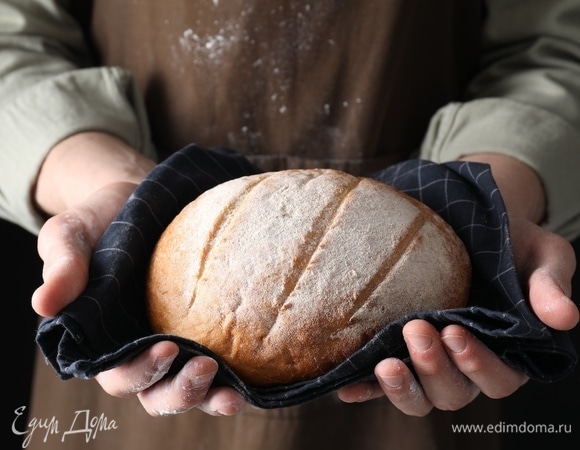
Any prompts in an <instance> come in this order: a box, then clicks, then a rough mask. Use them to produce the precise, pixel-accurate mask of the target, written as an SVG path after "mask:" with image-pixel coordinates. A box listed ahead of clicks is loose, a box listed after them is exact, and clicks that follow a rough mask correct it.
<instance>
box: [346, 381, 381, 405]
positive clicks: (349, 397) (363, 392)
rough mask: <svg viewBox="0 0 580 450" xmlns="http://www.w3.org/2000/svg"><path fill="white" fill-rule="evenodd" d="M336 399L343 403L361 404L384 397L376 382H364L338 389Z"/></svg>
mask: <svg viewBox="0 0 580 450" xmlns="http://www.w3.org/2000/svg"><path fill="white" fill-rule="evenodd" d="M337 394H338V398H339V399H341V400H342V401H343V402H345V403H362V402H366V401H367V400H372V399H373V398H378V397H382V396H383V395H384V393H383V391H382V389H381V387H380V386H379V384H378V383H377V382H373V381H364V382H360V383H355V384H351V385H348V386H345V387H343V388H340V389H339V390H338V391H337Z"/></svg>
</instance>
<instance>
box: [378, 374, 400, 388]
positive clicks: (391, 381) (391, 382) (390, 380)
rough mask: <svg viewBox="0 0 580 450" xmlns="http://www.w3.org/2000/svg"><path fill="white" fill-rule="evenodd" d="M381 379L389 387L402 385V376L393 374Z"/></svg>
mask: <svg viewBox="0 0 580 450" xmlns="http://www.w3.org/2000/svg"><path fill="white" fill-rule="evenodd" d="M381 381H382V382H383V383H385V384H386V385H387V386H388V387H390V388H399V387H401V386H402V385H403V376H402V375H395V376H394V377H381Z"/></svg>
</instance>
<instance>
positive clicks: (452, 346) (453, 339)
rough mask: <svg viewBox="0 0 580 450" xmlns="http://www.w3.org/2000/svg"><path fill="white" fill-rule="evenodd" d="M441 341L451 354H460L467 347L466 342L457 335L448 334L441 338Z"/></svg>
mask: <svg viewBox="0 0 580 450" xmlns="http://www.w3.org/2000/svg"><path fill="white" fill-rule="evenodd" d="M441 339H442V340H443V343H444V344H445V347H447V348H448V349H449V350H451V351H452V352H453V353H461V352H462V351H463V350H465V347H467V342H466V341H465V338H464V337H463V336H460V335H458V334H449V335H447V336H442V337H441Z"/></svg>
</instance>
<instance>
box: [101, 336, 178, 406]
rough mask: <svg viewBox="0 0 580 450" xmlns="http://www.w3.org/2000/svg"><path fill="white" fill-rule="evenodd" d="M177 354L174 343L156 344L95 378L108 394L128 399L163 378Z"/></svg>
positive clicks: (176, 347)
mask: <svg viewBox="0 0 580 450" xmlns="http://www.w3.org/2000/svg"><path fill="white" fill-rule="evenodd" d="M178 353H179V347H178V346H177V344H175V343H174V342H169V341H164V342H158V343H157V344H155V345H153V346H151V347H150V348H148V349H147V350H145V351H144V352H143V353H141V354H140V355H139V356H137V357H136V358H134V359H133V360H131V361H129V362H127V363H125V364H123V365H121V366H119V367H115V368H114V369H110V370H107V371H104V372H101V373H99V374H98V375H97V376H96V377H95V378H96V380H97V381H98V382H99V384H100V385H101V387H102V388H103V390H104V391H105V392H107V393H108V394H110V395H113V396H115V397H128V396H130V395H134V394H137V393H139V392H141V391H143V390H145V389H147V388H149V387H151V386H152V385H154V384H155V383H156V382H158V381H159V380H160V379H161V378H163V377H164V376H165V375H166V374H167V372H168V370H169V368H170V367H171V364H172V363H173V360H174V359H175V358H176V356H177V354H178Z"/></svg>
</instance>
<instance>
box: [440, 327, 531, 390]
mask: <svg viewBox="0 0 580 450" xmlns="http://www.w3.org/2000/svg"><path fill="white" fill-rule="evenodd" d="M441 341H442V342H443V344H444V346H445V347H446V348H447V350H448V354H449V356H450V357H451V359H452V360H453V363H454V364H455V366H456V367H457V369H459V370H460V371H461V373H462V374H463V375H465V376H466V377H467V378H469V379H470V380H471V381H472V382H473V384H474V385H475V386H477V387H478V389H479V390H481V392H483V393H484V394H485V395H487V396H488V397H490V398H496V399H499V398H504V397H507V396H509V395H511V394H513V393H514V392H515V391H516V390H517V389H518V388H520V387H521V386H522V385H523V384H524V383H525V382H526V381H527V380H528V377H527V376H526V375H524V374H523V373H521V372H519V371H517V370H515V369H513V368H511V367H509V366H508V365H506V364H505V363H504V362H503V361H502V360H501V358H500V357H499V356H497V355H496V354H495V353H494V352H493V351H492V350H490V349H489V348H488V347H487V346H485V345H484V344H483V343H482V342H481V341H479V340H478V339H476V338H475V337H474V336H473V335H472V334H471V333H468V332H467V331H466V330H465V329H464V328H462V327H460V326H458V325H450V326H448V327H446V328H444V329H443V330H442V332H441Z"/></svg>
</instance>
